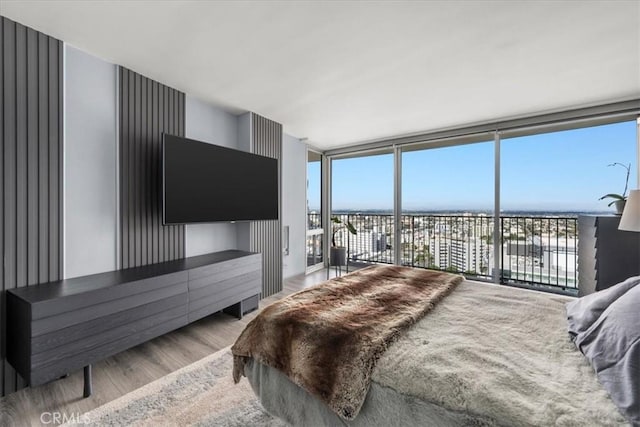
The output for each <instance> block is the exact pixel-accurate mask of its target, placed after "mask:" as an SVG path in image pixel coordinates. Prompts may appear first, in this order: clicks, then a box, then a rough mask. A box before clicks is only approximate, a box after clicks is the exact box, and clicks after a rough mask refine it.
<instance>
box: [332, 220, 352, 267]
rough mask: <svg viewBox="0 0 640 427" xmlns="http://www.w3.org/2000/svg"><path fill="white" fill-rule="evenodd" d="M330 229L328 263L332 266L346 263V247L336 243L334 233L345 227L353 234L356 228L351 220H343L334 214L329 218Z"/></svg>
mask: <svg viewBox="0 0 640 427" xmlns="http://www.w3.org/2000/svg"><path fill="white" fill-rule="evenodd" d="M331 224H332V231H331V249H330V251H329V263H330V265H334V266H342V265H347V248H345V247H344V246H338V245H336V234H337V233H338V231H340V230H342V229H346V230H347V231H348V232H349V233H351V234H353V235H354V236H355V235H357V234H358V232H357V231H356V228H355V227H354V226H353V224H351V222H349V221H346V222H343V221H342V220H341V219H340V218H339V217H337V216H334V217H332V218H331Z"/></svg>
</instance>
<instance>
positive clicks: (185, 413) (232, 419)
mask: <svg viewBox="0 0 640 427" xmlns="http://www.w3.org/2000/svg"><path fill="white" fill-rule="evenodd" d="M232 366H233V357H232V355H231V351H230V350H229V347H227V348H225V349H222V350H220V351H218V352H217V353H214V354H212V355H210V356H207V357H205V358H204V359H202V360H199V361H198V362H195V363H193V364H191V365H189V366H186V367H184V368H182V369H180V370H178V371H176V372H173V373H171V374H169V375H166V376H164V377H162V378H160V379H158V380H156V381H154V382H152V383H149V384H147V385H145V386H143V387H141V388H139V389H137V390H134V391H132V392H130V393H128V394H125V395H124V396H122V397H120V398H118V399H116V400H114V401H112V402H109V403H107V404H105V405H103V406H100V407H98V408H96V409H94V410H92V411H89V412H87V413H86V414H84V415H83V416H82V417H80V420H79V421H81V423H80V425H85V426H154V427H155V426H187V425H189V426H270V427H276V426H285V425H286V424H285V423H283V422H282V421H280V420H279V419H277V418H274V417H272V416H271V415H269V414H268V413H267V412H266V411H265V410H264V409H263V408H262V406H260V403H259V402H258V400H257V398H256V396H255V394H254V393H253V391H252V390H251V386H250V385H249V383H248V381H242V382H240V383H239V384H233V379H232V376H231V371H232ZM76 421H78V420H76ZM74 425H78V423H74Z"/></svg>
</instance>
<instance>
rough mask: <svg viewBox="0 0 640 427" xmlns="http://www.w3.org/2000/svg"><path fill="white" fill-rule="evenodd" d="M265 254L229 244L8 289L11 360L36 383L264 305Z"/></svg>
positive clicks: (88, 391) (87, 380)
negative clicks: (215, 316) (216, 316)
mask: <svg viewBox="0 0 640 427" xmlns="http://www.w3.org/2000/svg"><path fill="white" fill-rule="evenodd" d="M261 290H262V255H261V254H259V253H251V252H243V251H237V250H229V251H223V252H216V253H212V254H206V255H201V256H196V257H190V258H185V259H181V260H177V261H170V262H164V263H160V264H153V265H147V266H144V267H136V268H129V269H126V270H118V271H112V272H107V273H101V274H95V275H91V276H84V277H77V278H73V279H67V280H62V281H58V282H51V283H45V284H40V285H35V286H29V287H26V288H18V289H11V290H9V291H7V360H8V361H9V363H11V365H12V366H13V367H14V368H15V369H16V370H17V371H18V373H19V374H20V375H21V376H22V377H23V379H25V380H26V381H27V382H28V383H29V385H31V386H36V385H39V384H43V383H46V382H48V381H51V380H53V379H56V378H59V377H60V376H62V375H65V374H66V373H69V372H71V371H74V370H77V369H80V368H83V367H84V368H85V396H87V395H89V394H91V381H90V380H91V378H90V376H91V370H90V365H91V364H92V363H95V362H97V361H99V360H102V359H105V358H107V357H109V356H111V355H113V354H116V353H119V352H121V351H124V350H126V349H128V348H131V347H133V346H135V345H138V344H141V343H143V342H145V341H148V340H150V339H152V338H155V337H157V336H160V335H162V334H165V333H167V332H170V331H173V330H175V329H177V328H180V327H182V326H185V325H187V324H189V323H191V322H194V321H196V320H198V319H201V318H203V317H205V316H208V315H209V314H212V313H215V312H217V311H220V310H223V309H226V310H225V311H227V312H230V313H232V314H234V315H235V316H237V317H242V315H243V314H244V313H246V312H248V311H250V310H251V309H253V308H257V302H258V297H259V294H260V292H261Z"/></svg>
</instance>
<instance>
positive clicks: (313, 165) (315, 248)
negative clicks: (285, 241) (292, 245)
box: [306, 150, 324, 273]
mask: <svg viewBox="0 0 640 427" xmlns="http://www.w3.org/2000/svg"><path fill="white" fill-rule="evenodd" d="M323 242H324V229H323V228H322V156H321V155H320V154H319V153H317V152H315V151H312V150H307V244H306V252H307V273H309V272H312V271H316V270H318V269H321V268H322V267H324V243H323Z"/></svg>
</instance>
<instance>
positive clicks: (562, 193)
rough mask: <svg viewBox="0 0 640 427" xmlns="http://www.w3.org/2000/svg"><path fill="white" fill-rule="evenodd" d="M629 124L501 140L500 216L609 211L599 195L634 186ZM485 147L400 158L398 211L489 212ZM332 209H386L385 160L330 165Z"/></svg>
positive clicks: (312, 191)
mask: <svg viewBox="0 0 640 427" xmlns="http://www.w3.org/2000/svg"><path fill="white" fill-rule="evenodd" d="M636 138H637V137H636V123H635V121H631V122H622V123H615V124H610V125H601V126H594V127H588V128H580V129H572V130H567V131H561V132H552V133H547V134H537V135H530V136H523V137H516V138H504V139H502V141H501V153H500V154H501V171H500V174H501V193H500V198H501V211H503V212H504V211H522V212H541V211H542V212H609V211H613V208H610V207H607V204H608V202H609V201H610V200H598V198H599V197H601V196H602V195H604V194H607V193H622V191H623V189H624V181H625V175H626V171H625V170H624V168H622V167H619V166H615V167H608V166H607V165H609V164H611V163H615V162H618V163H624V164H629V163H630V164H631V173H630V178H629V186H628V187H629V189H632V188H636V187H637V178H636V177H637V173H638V172H637V164H636V161H635V159H636V158H637V152H636V150H637V148H636V145H637V144H636ZM493 145H494V144H493V141H487V142H479V143H474V144H468V145H463V146H454V147H446V148H436V149H431V150H421V151H412V152H406V153H403V158H402V201H403V203H402V207H403V212H408V211H415V212H442V211H470V212H471V211H485V212H489V213H491V212H493V204H494V200H493V189H494V177H493V174H494V160H493V159H494V147H493ZM332 170H333V189H332V193H333V194H332V196H333V200H332V207H333V210H334V211H338V210H348V211H358V210H362V211H366V210H375V211H383V210H392V209H393V154H391V153H389V154H383V155H375V156H367V157H358V158H350V159H338V160H334V161H333V164H332ZM319 177H320V169H319V163H309V174H308V179H309V181H308V184H309V187H308V200H309V208H310V209H312V210H317V209H318V208H319V205H320V181H319Z"/></svg>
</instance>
